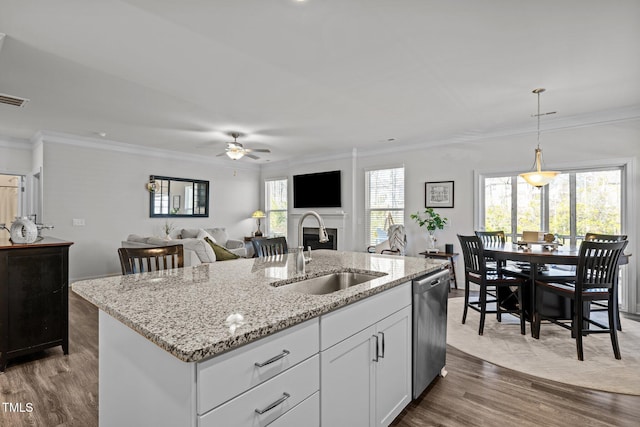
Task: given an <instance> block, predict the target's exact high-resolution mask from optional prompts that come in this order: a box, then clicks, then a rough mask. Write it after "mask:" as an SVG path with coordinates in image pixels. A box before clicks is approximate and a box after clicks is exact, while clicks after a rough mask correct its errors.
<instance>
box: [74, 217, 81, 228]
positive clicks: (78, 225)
mask: <svg viewBox="0 0 640 427" xmlns="http://www.w3.org/2000/svg"><path fill="white" fill-rule="evenodd" d="M73 226H74V227H84V218H73Z"/></svg>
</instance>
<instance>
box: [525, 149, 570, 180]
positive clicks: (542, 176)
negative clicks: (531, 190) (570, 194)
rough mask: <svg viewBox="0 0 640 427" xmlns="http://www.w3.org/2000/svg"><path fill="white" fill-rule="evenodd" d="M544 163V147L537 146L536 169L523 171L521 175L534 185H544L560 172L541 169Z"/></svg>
mask: <svg viewBox="0 0 640 427" xmlns="http://www.w3.org/2000/svg"><path fill="white" fill-rule="evenodd" d="M541 164H542V149H541V148H536V161H535V165H536V170H534V171H532V172H527V173H521V174H520V176H521V177H522V178H523V179H524V180H525V181H527V182H528V183H529V184H531V185H533V186H534V187H544V186H545V185H547V184H548V183H550V182H551V181H553V178H555V177H556V175H558V174H559V173H560V172H558V171H543V170H541Z"/></svg>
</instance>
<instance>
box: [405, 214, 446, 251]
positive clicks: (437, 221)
mask: <svg viewBox="0 0 640 427" xmlns="http://www.w3.org/2000/svg"><path fill="white" fill-rule="evenodd" d="M421 215H422V214H420V212H416V213H414V214H411V215H410V217H411V219H412V220H414V221H415V222H417V223H418V225H419V226H420V227H426V229H427V232H428V233H429V241H430V249H434V248H435V247H436V237H435V232H436V230H442V229H443V228H444V226H445V225H446V224H447V218H443V217H441V216H440V214H439V213H438V212H436V211H434V210H433V208H426V209H425V210H424V215H425V218H424V219H423V218H422V216H421Z"/></svg>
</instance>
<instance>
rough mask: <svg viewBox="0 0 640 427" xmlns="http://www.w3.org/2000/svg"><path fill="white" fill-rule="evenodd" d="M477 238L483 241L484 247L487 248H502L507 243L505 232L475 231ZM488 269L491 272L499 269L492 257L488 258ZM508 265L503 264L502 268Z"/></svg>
mask: <svg viewBox="0 0 640 427" xmlns="http://www.w3.org/2000/svg"><path fill="white" fill-rule="evenodd" d="M474 233H475V235H476V236H478V237H479V238H480V239H481V240H482V245H483V246H485V247H487V246H500V245H504V244H505V242H506V241H507V239H506V237H505V234H504V231H501V230H500V231H475V232H474ZM487 261H488V262H487V268H489V269H490V270H496V269H497V268H498V262H497V261H496V260H494V259H493V258H491V257H488V258H487ZM505 265H506V263H504V262H502V263H501V264H500V266H501V267H504V266H505Z"/></svg>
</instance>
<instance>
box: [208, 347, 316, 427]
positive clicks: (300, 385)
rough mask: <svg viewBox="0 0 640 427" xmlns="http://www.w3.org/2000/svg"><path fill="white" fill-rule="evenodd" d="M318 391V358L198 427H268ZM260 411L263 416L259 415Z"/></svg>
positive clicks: (238, 400)
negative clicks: (267, 426)
mask: <svg viewBox="0 0 640 427" xmlns="http://www.w3.org/2000/svg"><path fill="white" fill-rule="evenodd" d="M319 389H320V361H319V356H318V355H317V354H316V355H315V356H313V357H312V358H310V359H307V360H305V361H304V362H302V363H300V364H299V365H297V366H294V367H293V368H291V369H289V370H288V371H286V372H283V373H282V374H280V375H278V376H276V377H274V378H272V379H270V380H269V381H266V382H264V383H263V384H260V385H259V386H257V387H254V388H252V389H251V390H249V391H248V392H246V393H244V394H242V395H240V396H238V397H236V398H235V399H233V400H231V401H229V402H227V403H225V404H224V405H221V406H219V407H217V408H215V409H213V410H212V411H210V412H209V413H207V414H205V415H202V416H200V417H199V418H198V427H220V426H252V427H261V426H266V425H267V424H269V423H271V422H273V421H274V420H275V419H277V418H278V417H280V416H282V415H283V414H285V413H287V411H289V410H291V409H292V408H294V407H295V406H296V405H298V404H300V403H301V402H302V401H304V400H305V399H307V398H308V397H309V396H311V395H312V394H313V393H316V392H317V391H318V390H319ZM275 403H277V404H275ZM257 410H260V411H264V412H263V413H262V414H259V413H258V412H257ZM317 410H318V409H316V411H317ZM285 425H286V424H285ZM302 425H306V424H302Z"/></svg>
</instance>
